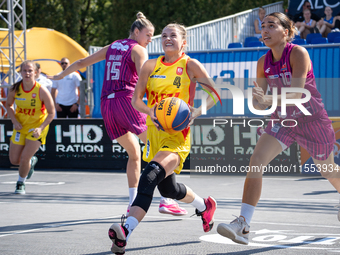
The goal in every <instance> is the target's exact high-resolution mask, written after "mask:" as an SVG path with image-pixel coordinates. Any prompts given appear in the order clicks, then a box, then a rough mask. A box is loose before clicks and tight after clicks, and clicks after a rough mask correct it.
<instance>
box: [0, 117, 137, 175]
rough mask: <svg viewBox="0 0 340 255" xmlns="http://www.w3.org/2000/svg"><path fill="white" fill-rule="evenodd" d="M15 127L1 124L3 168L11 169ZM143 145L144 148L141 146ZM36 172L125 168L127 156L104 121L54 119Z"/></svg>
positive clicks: (38, 152) (6, 121)
mask: <svg viewBox="0 0 340 255" xmlns="http://www.w3.org/2000/svg"><path fill="white" fill-rule="evenodd" d="M12 130H13V125H12V122H11V121H10V120H0V162H1V164H0V167H10V165H11V164H10V162H9V159H8V153H9V141H10V137H11V135H12ZM141 145H143V144H141ZM36 156H37V157H38V159H39V161H38V164H37V166H36V168H38V169H39V168H47V169H48V168H53V169H58V168H66V169H98V170H99V169H100V170H102V169H107V170H110V169H112V170H120V169H125V168H126V163H127V158H128V156H127V153H126V152H125V150H124V149H123V148H122V147H121V146H120V145H119V144H118V143H117V141H116V140H114V141H111V140H110V138H109V136H108V135H107V133H106V130H105V126H104V122H103V120H102V119H55V120H53V121H52V123H51V124H50V128H49V132H48V135H47V139H46V144H45V145H42V146H40V148H39V150H38V151H37V153H36Z"/></svg>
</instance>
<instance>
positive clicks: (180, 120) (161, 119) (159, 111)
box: [155, 97, 190, 134]
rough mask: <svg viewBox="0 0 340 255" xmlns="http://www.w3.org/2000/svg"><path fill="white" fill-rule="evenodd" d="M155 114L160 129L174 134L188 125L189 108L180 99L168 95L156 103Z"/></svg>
mask: <svg viewBox="0 0 340 255" xmlns="http://www.w3.org/2000/svg"><path fill="white" fill-rule="evenodd" d="M155 116H156V117H157V121H156V122H157V123H158V124H159V128H160V129H161V130H163V131H165V132H167V133H169V134H175V133H177V132H179V131H181V130H183V129H185V128H186V127H187V126H188V124H189V117H190V109H189V106H188V105H187V103H186V102H184V101H183V100H182V99H179V98H177V97H168V98H165V99H163V100H162V101H160V102H159V103H158V105H157V107H156V108H155Z"/></svg>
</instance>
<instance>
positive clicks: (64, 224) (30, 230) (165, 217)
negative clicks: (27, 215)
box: [0, 215, 340, 238]
mask: <svg viewBox="0 0 340 255" xmlns="http://www.w3.org/2000/svg"><path fill="white" fill-rule="evenodd" d="M120 217H121V215H116V216H110V217H103V218H98V219H92V220H79V221H73V222H67V223H60V224H50V225H45V226H44V227H41V228H36V229H29V230H22V231H17V232H11V233H7V234H2V235H0V238H1V237H6V236H12V235H18V234H24V233H28V232H34V231H39V230H43V229H47V228H58V227H64V226H69V225H78V224H84V223H89V222H96V221H101V220H107V219H116V218H118V219H119V218H120ZM146 218H156V219H181V220H198V221H200V220H201V219H199V218H182V217H174V216H146ZM215 221H223V222H229V221H228V220H226V219H223V220H220V219H215ZM252 223H255V224H268V225H280V226H304V227H318V228H336V229H340V226H338V227H337V226H327V225H306V224H296V223H279V222H256V221H255V222H252ZM331 235H338V234H331Z"/></svg>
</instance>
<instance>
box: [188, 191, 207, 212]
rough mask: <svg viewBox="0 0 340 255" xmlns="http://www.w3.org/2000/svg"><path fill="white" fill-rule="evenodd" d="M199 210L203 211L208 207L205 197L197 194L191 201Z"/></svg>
mask: <svg viewBox="0 0 340 255" xmlns="http://www.w3.org/2000/svg"><path fill="white" fill-rule="evenodd" d="M190 204H191V205H192V206H193V207H195V208H196V209H197V210H198V211H199V212H203V211H204V210H205V209H206V208H207V207H206V206H205V203H204V199H203V198H201V197H200V196H197V195H196V194H195V199H194V201H192V202H191V203H190Z"/></svg>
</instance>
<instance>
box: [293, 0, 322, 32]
mask: <svg viewBox="0 0 340 255" xmlns="http://www.w3.org/2000/svg"><path fill="white" fill-rule="evenodd" d="M306 9H308V10H310V11H311V13H312V16H311V19H312V20H315V21H316V22H317V21H319V20H320V17H319V16H318V15H316V14H315V13H313V10H312V6H311V4H310V2H309V1H305V2H304V3H303V6H302V12H299V13H297V14H295V15H294V18H293V21H294V23H295V26H296V27H299V26H300V24H299V23H301V22H303V20H304V17H303V11H304V10H306Z"/></svg>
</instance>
